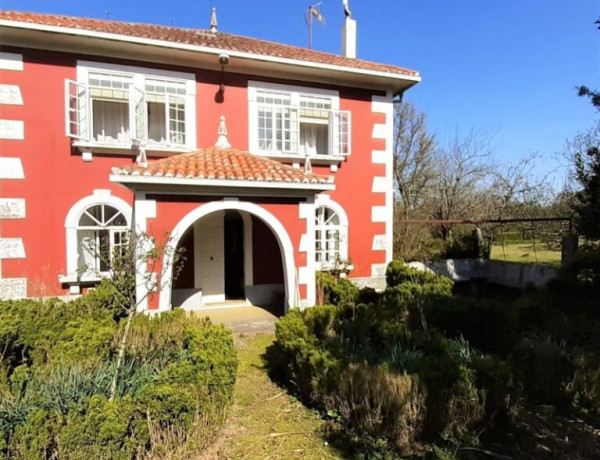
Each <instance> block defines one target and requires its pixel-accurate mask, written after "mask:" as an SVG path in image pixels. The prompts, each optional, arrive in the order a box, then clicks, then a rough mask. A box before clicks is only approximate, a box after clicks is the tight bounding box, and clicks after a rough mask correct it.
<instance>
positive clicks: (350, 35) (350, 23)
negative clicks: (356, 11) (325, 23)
mask: <svg viewBox="0 0 600 460" xmlns="http://www.w3.org/2000/svg"><path fill="white" fill-rule="evenodd" d="M342 56H344V57H347V58H352V59H354V58H356V20H354V19H352V17H351V16H349V15H346V20H345V21H344V26H343V27H342Z"/></svg>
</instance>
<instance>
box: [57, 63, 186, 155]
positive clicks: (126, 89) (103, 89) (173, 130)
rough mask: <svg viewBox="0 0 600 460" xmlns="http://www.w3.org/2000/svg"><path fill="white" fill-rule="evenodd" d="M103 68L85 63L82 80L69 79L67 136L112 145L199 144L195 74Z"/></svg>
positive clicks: (94, 143)
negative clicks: (197, 136) (196, 134)
mask: <svg viewBox="0 0 600 460" xmlns="http://www.w3.org/2000/svg"><path fill="white" fill-rule="evenodd" d="M99 66H100V65H99V64H98V67H99ZM102 67H104V68H102V69H101V68H96V67H89V66H87V65H81V66H80V67H78V80H77V81H72V80H66V82H65V84H66V89H65V91H66V130H67V135H68V136H70V137H72V138H74V139H76V140H77V141H78V142H79V143H82V144H92V145H100V146H107V147H113V148H130V147H131V146H132V145H133V144H136V145H139V146H144V147H149V148H164V147H168V148H175V149H178V148H179V149H182V148H195V147H196V145H195V143H196V142H195V126H194V125H195V80H194V77H193V75H191V74H190V75H188V74H180V73H175V72H166V71H157V70H153V69H140V68H134V67H123V66H114V65H108V64H107V65H104V66H102ZM161 73H162V74H165V75H164V76H163V75H160V74H161Z"/></svg>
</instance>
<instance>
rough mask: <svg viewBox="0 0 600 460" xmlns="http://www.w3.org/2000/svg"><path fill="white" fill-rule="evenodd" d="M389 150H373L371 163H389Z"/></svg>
mask: <svg viewBox="0 0 600 460" xmlns="http://www.w3.org/2000/svg"><path fill="white" fill-rule="evenodd" d="M387 155H388V153H387V151H385V150H373V151H371V163H373V164H376V165H384V164H387Z"/></svg>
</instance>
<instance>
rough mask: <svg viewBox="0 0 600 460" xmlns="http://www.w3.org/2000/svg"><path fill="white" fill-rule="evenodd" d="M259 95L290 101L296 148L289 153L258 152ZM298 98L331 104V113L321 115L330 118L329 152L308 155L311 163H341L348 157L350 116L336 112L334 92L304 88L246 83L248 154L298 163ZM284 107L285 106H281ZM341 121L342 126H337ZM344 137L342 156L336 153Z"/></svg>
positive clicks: (338, 104) (299, 156) (347, 113)
mask: <svg viewBox="0 0 600 460" xmlns="http://www.w3.org/2000/svg"><path fill="white" fill-rule="evenodd" d="M262 91H268V92H273V93H281V94H285V95H287V96H289V97H290V98H291V104H290V106H289V107H290V108H291V109H292V110H294V111H295V112H296V113H297V115H296V117H297V118H296V123H297V140H296V144H297V145H296V148H295V149H294V150H293V151H286V150H285V149H282V151H279V150H261V149H260V142H259V135H258V133H259V128H258V108H259V102H258V95H259V93H260V92H262ZM301 96H306V97H326V98H328V99H330V101H331V109H324V110H323V111H326V112H329V114H330V118H329V121H328V123H327V124H328V126H329V130H330V135H329V152H328V153H327V154H317V155H311V160H316V162H319V161H334V162H339V161H342V160H343V159H344V158H345V157H346V156H348V155H350V154H351V137H352V136H351V134H352V132H351V131H352V124H351V123H352V121H351V113H350V111H347V110H340V97H339V92H338V91H335V90H329V89H322V88H307V87H303V86H294V85H281V84H277V83H265V82H259V81H249V82H248V111H249V113H248V141H249V142H248V143H249V150H250V152H252V153H254V154H256V155H261V156H267V157H272V158H277V159H284V160H285V159H289V160H292V161H294V162H298V161H302V159H303V158H304V153H303V152H302V149H301V147H300V123H301V116H300V110H301V107H300V99H301ZM282 107H288V106H282ZM340 120H343V123H340ZM342 125H343V126H345V127H346V128H347V129H346V131H345V132H344V133H342V132H341V131H340V126H342ZM342 137H344V140H345V142H346V145H347V148H346V149H345V150H346V152H345V153H341V152H338V151H337V150H339V149H340V140H341V139H342Z"/></svg>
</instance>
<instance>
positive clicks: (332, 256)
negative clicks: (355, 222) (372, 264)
mask: <svg viewBox="0 0 600 460" xmlns="http://www.w3.org/2000/svg"><path fill="white" fill-rule="evenodd" d="M347 259H348V219H347V217H346V213H345V212H344V210H343V209H342V208H341V206H339V205H338V204H337V203H334V202H332V201H328V202H327V204H323V205H320V206H319V205H318V203H317V208H316V213H315V261H316V264H317V268H318V269H320V270H328V269H331V268H333V267H334V266H335V265H336V264H337V263H339V262H340V261H347Z"/></svg>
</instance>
